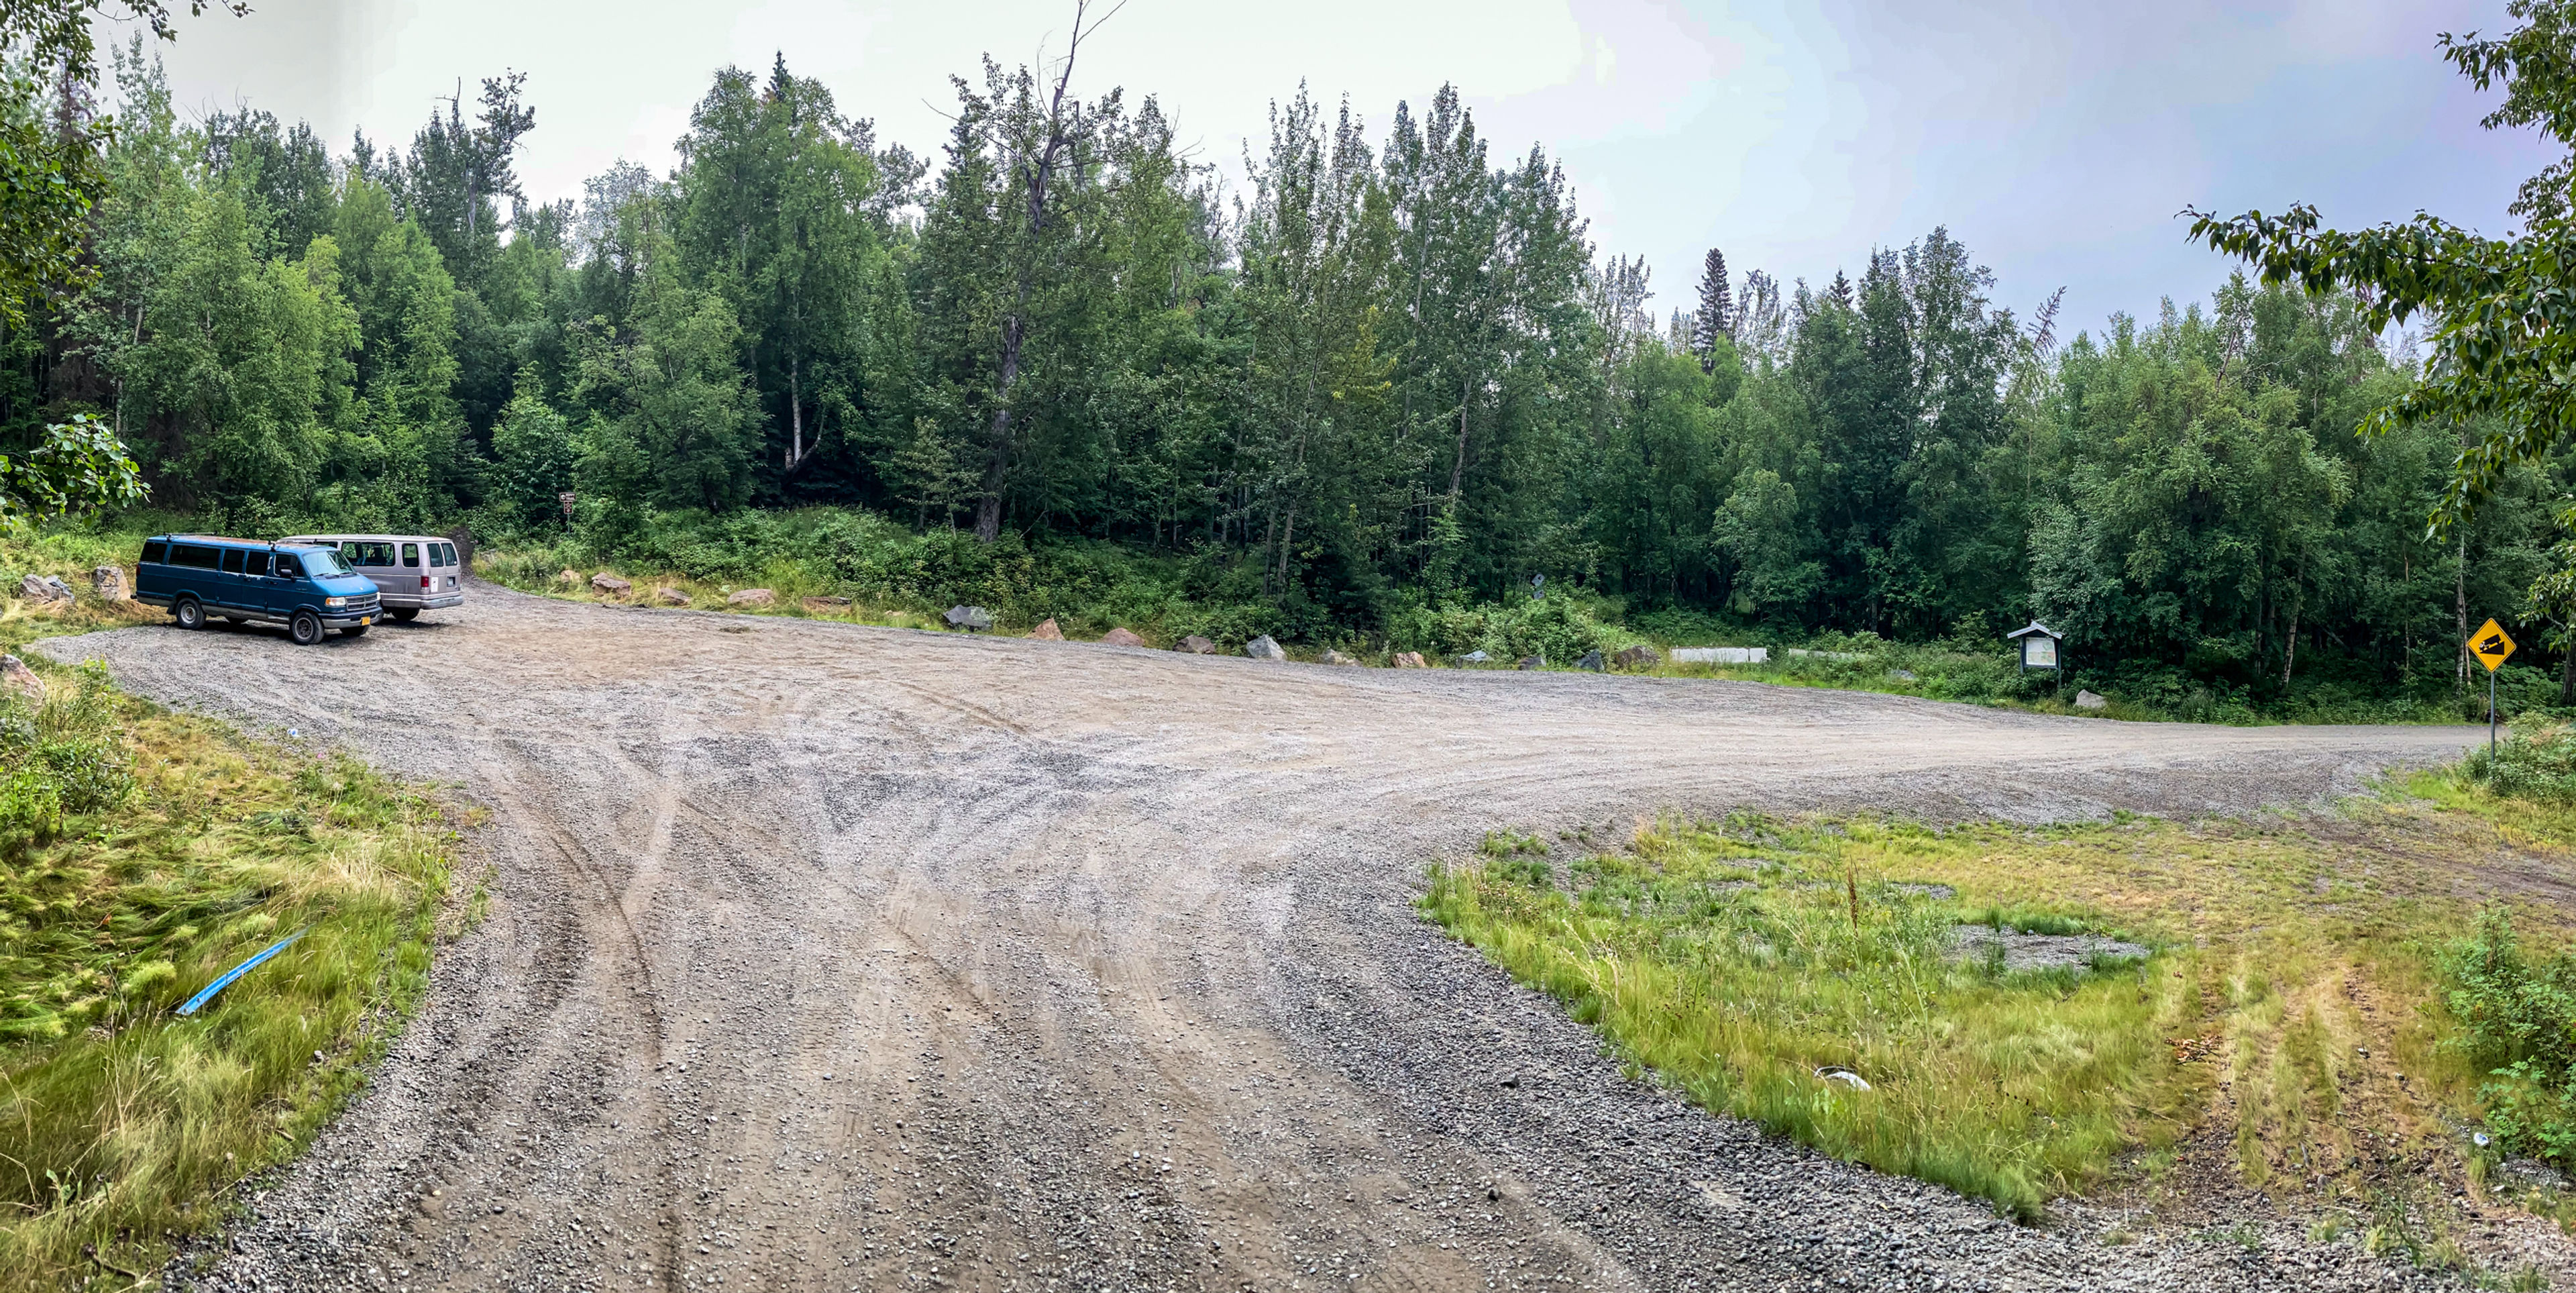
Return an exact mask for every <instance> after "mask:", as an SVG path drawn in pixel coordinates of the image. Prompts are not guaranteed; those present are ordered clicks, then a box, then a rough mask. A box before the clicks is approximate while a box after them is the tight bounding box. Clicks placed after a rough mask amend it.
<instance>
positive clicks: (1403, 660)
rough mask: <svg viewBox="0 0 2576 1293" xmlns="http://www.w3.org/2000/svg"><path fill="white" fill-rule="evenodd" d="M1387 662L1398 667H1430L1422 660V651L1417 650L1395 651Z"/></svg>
mask: <svg viewBox="0 0 2576 1293" xmlns="http://www.w3.org/2000/svg"><path fill="white" fill-rule="evenodd" d="M1387 663H1388V664H1391V665H1393V666H1395V667H1396V668H1398V669H1428V668H1430V667H1431V666H1430V665H1429V664H1427V663H1425V662H1424V661H1423V659H1422V653H1421V652H1419V651H1398V652H1396V653H1395V655H1394V657H1393V658H1391V659H1389V660H1388V661H1387Z"/></svg>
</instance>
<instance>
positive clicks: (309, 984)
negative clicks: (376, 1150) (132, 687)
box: [0, 528, 456, 1289]
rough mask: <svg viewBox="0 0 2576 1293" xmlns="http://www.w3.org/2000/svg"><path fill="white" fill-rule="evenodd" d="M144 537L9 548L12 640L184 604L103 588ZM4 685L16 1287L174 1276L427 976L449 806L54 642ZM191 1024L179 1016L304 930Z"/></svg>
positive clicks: (81, 537)
mask: <svg viewBox="0 0 2576 1293" xmlns="http://www.w3.org/2000/svg"><path fill="white" fill-rule="evenodd" d="M131 556H132V552H131V550H130V547H129V545H128V544H127V542H126V538H125V536H123V535H121V534H111V535H104V536H102V535H98V534H95V533H90V532H86V531H82V530H79V529H77V528H65V529H61V530H59V531H57V532H53V533H48V534H45V535H43V536H39V537H33V538H27V539H22V540H9V541H0V560H5V562H6V563H7V568H8V570H9V573H10V580H11V583H12V584H13V585H14V583H15V580H16V578H17V576H18V575H20V574H24V573H30V572H34V573H53V574H59V575H61V576H62V577H63V578H64V579H65V581H66V582H67V583H70V584H71V585H72V586H73V587H74V588H76V589H78V590H79V593H80V601H79V602H77V603H76V604H75V605H74V606H73V607H71V608H69V609H59V610H37V609H31V608H30V607H29V606H28V605H27V604H26V603H25V602H23V601H20V600H17V599H15V598H12V599H11V600H10V601H9V602H8V603H7V606H6V610H5V611H0V647H5V648H7V649H9V650H12V651H15V650H17V649H19V648H20V647H22V646H23V645H24V644H25V643H26V642H28V641H30V640H32V639H34V638H37V637H43V636H53V635H58V634H61V633H65V632H79V631H82V630H85V629H92V628H108V627H115V626H118V625H121V624H126V623H134V622H150V621H154V620H158V619H160V618H161V615H160V612H158V611H155V610H151V609H150V608H146V607H137V606H133V605H132V604H130V603H129V604H124V605H116V604H107V603H102V602H99V601H98V600H96V599H94V598H92V597H90V596H89V581H88V572H89V570H90V569H91V568H92V567H93V566H95V565H98V564H105V563H107V562H111V561H113V562H123V561H127V560H130V559H131ZM28 663H29V664H30V665H32V666H33V667H34V668H35V671H36V672H37V674H38V675H39V676H40V677H41V678H42V680H43V682H44V685H45V693H46V694H45V697H44V699H43V700H42V701H41V702H36V701H34V700H32V699H31V698H30V697H29V696H27V695H25V694H24V693H23V692H21V691H19V690H15V689H8V688H0V1287H7V1288H13V1289H14V1288H31V1289H32V1288H44V1287H53V1286H65V1285H70V1284H75V1283H78V1282H80V1281H82V1280H84V1279H88V1278H90V1277H99V1276H117V1277H119V1278H118V1279H117V1280H116V1282H117V1283H118V1284H119V1285H120V1286H122V1285H125V1284H129V1283H131V1282H132V1280H131V1279H128V1278H125V1277H126V1276H133V1275H139V1274H141V1273H143V1272H147V1271H149V1270H151V1269H152V1268H153V1267H154V1266H155V1265H156V1264H157V1263H158V1262H159V1261H160V1260H161V1259H162V1258H163V1257H165V1256H166V1254H167V1252H168V1237H169V1236H170V1235H172V1234H174V1233H178V1232H191V1231H202V1230H204V1229H206V1228H208V1227H210V1226H211V1225H212V1224H213V1223H214V1222H215V1221H216V1220H217V1219H218V1217H219V1210H220V1208H221V1207H222V1205H223V1198H224V1190H225V1189H226V1187H228V1186H229V1185H231V1184H232V1183H233V1182H235V1181H237V1180H239V1179H240V1178H242V1177H243V1176H245V1175H248V1174H250V1173H252V1172H254V1171H257V1170H259V1169H261V1168H264V1167H267V1166H270V1165H272V1164H275V1163H278V1162H281V1161H283V1160H285V1159H286V1158H288V1157H291V1156H292V1155H293V1154H294V1153H295V1152H296V1151H297V1150H298V1149H299V1148H301V1147H302V1146H303V1145H304V1144H305V1143H306V1142H307V1141H308V1140H309V1139H310V1138H311V1136H312V1135H313V1133H314V1132H315V1131H316V1130H317V1129H318V1128H319V1127H320V1126H321V1124H322V1122H323V1121H324V1120H325V1119H326V1118H327V1117H328V1116H329V1115H330V1114H331V1113H332V1112H333V1111H334V1110H335V1109H336V1108H337V1107H338V1106H339V1104H340V1102H341V1101H342V1099H343V1098H344V1097H346V1096H347V1095H349V1094H350V1093H351V1092H353V1091H354V1090H355V1089H356V1088H357V1087H358V1085H359V1084H360V1082H361V1080H362V1079H361V1074H360V1069H361V1066H362V1065H364V1064H365V1063H366V1062H367V1061H368V1060H370V1059H371V1058H373V1057H374V1056H375V1055H376V1054H377V1053H378V1052H380V1051H381V1049H382V1048H383V1046H384V1045H385V1044H386V1043H387V1042H388V1041H389V1040H390V1039H391V1038H392V1036H393V1034H394V1032H395V1031H396V1029H397V1028H398V1026H399V1024H400V1021H401V1019H402V1016H403V1013H404V1012H405V1011H406V1010H407V1009H408V1007H409V1006H410V1005H411V1004H412V1003H413V1002H414V1001H415V1000H416V999H417V997H418V995H419V992H420V990H421V988H422V986H423V984H424V983H425V982H426V975H427V972H428V968H429V960H430V949H431V943H432V938H433V935H434V933H435V930H436V926H437V922H438V919H439V913H440V911H441V898H442V897H443V895H444V893H445V892H446V885H447V881H448V876H449V874H450V871H451V868H452V865H453V861H454V847H455V839H456V836H455V833H454V831H453V829H452V825H451V822H450V819H449V818H448V816H446V815H445V813H444V812H443V810H442V809H441V808H440V807H439V806H438V805H437V804H435V803H433V802H432V801H430V800H428V799H426V798H424V797H422V796H421V795H420V794H419V793H418V792H416V791H414V790H413V789H411V788H409V787H407V786H405V785H403V784H401V783H399V782H396V781H393V780H391V779H388V778H386V777H383V776H381V775H379V774H377V773H375V772H373V771H370V770H369V769H367V768H366V767H364V766H362V765H360V764H357V763H355V762H353V761H350V760H347V759H345V758H334V757H328V756H322V755H317V754H315V753H314V752H311V751H309V750H305V749H303V748H300V747H298V746H296V745H294V744H291V743H287V744H281V743H278V742H275V741H270V740H263V739H258V738H255V737H252V736H247V735H244V734H242V733H239V732H236V731H234V730H232V729H230V728H227V727H225V726H224V725H222V724H219V723H215V722H212V721H208V720H204V719H198V718H191V717H186V716H182V715H177V714H173V713H169V712H167V711H164V710H161V709H159V708H158V707H156V706H153V705H150V704H148V703H146V702H144V701H141V700H138V699H135V698H133V697H130V696H127V695H125V694H123V693H122V692H119V691H118V690H116V688H115V687H113V686H112V685H111V684H110V683H109V682H108V680H107V678H106V676H105V675H104V673H103V672H101V671H98V670H96V669H94V668H90V669H80V670H74V669H68V668H63V667H59V666H54V665H50V664H47V663H45V662H43V661H41V660H39V659H35V658H32V657H30V658H29V659H28ZM297 931H302V932H303V936H302V937H301V938H300V939H299V940H298V941H297V942H296V943H295V944H294V945H293V946H291V947H289V948H288V949H287V950H286V951H284V952H283V953H281V954H279V955H278V956H277V957H275V958H274V959H272V960H270V961H269V962H268V963H266V964H265V965H263V966H261V967H260V968H259V969H257V970H255V971H252V972H251V973H250V974H249V975H247V976H245V977H244V978H242V979H241V980H239V981H238V982H236V983H234V984H233V985H232V986H230V987H228V988H226V989H225V990H224V991H223V992H222V994H220V995H219V996H217V997H216V998H215V999H214V1000H213V1001H212V1002H211V1003H210V1004H209V1005H207V1006H206V1007H205V1008H203V1009H202V1010H201V1011H200V1012H199V1013H198V1014H196V1015H195V1016H193V1017H190V1018H184V1019H183V1018H180V1017H178V1016H177V1015H176V1014H175V1013H174V1011H175V1009H176V1007H178V1006H179V1005H180V1004H181V1003H182V1002H184V1001H185V1000H187V998H188V997H189V996H191V995H192V994H194V993H195V992H197V991H198V990H199V989H201V988H203V987H205V986H206V985H208V984H209V983H211V982H213V981H214V979H215V978H216V977H217V976H219V975H221V974H222V973H223V972H224V971H225V970H227V969H229V968H231V967H232V966H233V965H235V964H238V963H239V962H241V961H242V960H244V959H245V958H247V957H249V956H251V955H252V954H254V953H256V952H258V951H260V950H261V949H263V948H265V947H267V946H268V945H269V944H271V943H273V942H275V941H277V940H278V939H280V938H283V937H285V936H287V935H289V934H293V933H296V932H297Z"/></svg>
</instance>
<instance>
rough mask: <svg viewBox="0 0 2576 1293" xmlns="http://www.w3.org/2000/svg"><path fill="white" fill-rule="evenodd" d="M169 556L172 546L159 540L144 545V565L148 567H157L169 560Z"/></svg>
mask: <svg viewBox="0 0 2576 1293" xmlns="http://www.w3.org/2000/svg"><path fill="white" fill-rule="evenodd" d="M169 555H170V545H169V544H167V543H164V542H162V541H161V540H159V539H154V540H153V541H151V542H150V543H147V544H144V545H143V563H142V564H144V565H147V566H157V565H160V564H162V563H163V562H164V561H166V560H168V558H169Z"/></svg>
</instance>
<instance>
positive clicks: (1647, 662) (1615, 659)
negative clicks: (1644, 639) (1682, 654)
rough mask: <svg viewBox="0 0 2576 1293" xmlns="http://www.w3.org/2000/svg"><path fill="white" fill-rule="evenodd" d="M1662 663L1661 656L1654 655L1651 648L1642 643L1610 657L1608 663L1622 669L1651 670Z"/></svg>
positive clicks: (1653, 650)
mask: <svg viewBox="0 0 2576 1293" xmlns="http://www.w3.org/2000/svg"><path fill="white" fill-rule="evenodd" d="M1663 661H1664V658H1663V657H1662V656H1661V655H1658V654H1656V652H1655V649H1654V648H1653V647H1650V646H1647V645H1645V644H1644V643H1639V644H1637V645H1636V646H1632V647H1630V648H1628V649H1627V650H1625V651H1622V652H1620V653H1619V654H1617V655H1614V656H1612V657H1610V663H1612V664H1615V665H1617V666H1619V667H1620V668H1622V669H1651V668H1653V667H1654V666H1656V665H1659V664H1662V663H1663Z"/></svg>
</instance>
